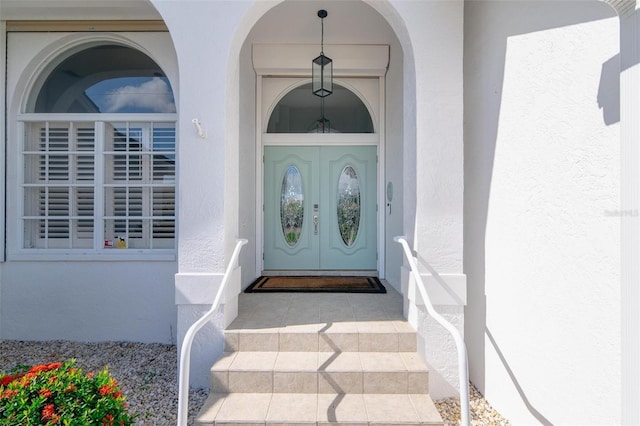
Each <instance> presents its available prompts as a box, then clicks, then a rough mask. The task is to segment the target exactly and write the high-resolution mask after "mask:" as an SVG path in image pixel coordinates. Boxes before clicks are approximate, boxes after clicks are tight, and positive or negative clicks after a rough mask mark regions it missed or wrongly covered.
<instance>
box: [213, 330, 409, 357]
mask: <svg viewBox="0 0 640 426" xmlns="http://www.w3.org/2000/svg"><path fill="white" fill-rule="evenodd" d="M224 340H225V351H226V352H234V351H245V352H252V351H258V352H260V351H273V352H277V351H284V352H415V351H416V350H417V345H418V343H417V335H416V332H415V331H391V330H389V331H383V330H378V331H336V332H330V333H328V332H308V331H299V332H298V331H293V330H285V329H283V330H270V331H269V330H259V331H247V330H227V331H225V337H224Z"/></svg>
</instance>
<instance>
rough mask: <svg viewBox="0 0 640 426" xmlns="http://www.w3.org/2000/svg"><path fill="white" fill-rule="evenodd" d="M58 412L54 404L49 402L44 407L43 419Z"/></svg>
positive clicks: (51, 416) (47, 418) (49, 417)
mask: <svg viewBox="0 0 640 426" xmlns="http://www.w3.org/2000/svg"><path fill="white" fill-rule="evenodd" d="M55 413H56V410H55V407H54V406H53V404H47V405H45V406H44V408H43V409H42V420H49V419H51V418H53V415H54V414H55Z"/></svg>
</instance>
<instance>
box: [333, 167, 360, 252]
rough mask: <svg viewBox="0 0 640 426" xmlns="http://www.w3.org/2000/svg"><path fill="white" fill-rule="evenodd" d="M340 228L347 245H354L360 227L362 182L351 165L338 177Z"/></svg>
mask: <svg viewBox="0 0 640 426" xmlns="http://www.w3.org/2000/svg"><path fill="white" fill-rule="evenodd" d="M338 229H339V230H340V236H341V237H342V241H344V243H345V244H346V245H347V247H350V246H351V245H353V243H354V242H355V241H356V238H357V236H358V230H359V229H360V183H359V181H358V175H357V173H356V171H355V169H354V168H353V167H352V166H350V165H347V166H345V168H344V169H342V173H340V178H339V179H338Z"/></svg>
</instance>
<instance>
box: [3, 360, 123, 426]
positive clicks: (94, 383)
mask: <svg viewBox="0 0 640 426" xmlns="http://www.w3.org/2000/svg"><path fill="white" fill-rule="evenodd" d="M127 408H128V406H127V403H126V402H125V397H124V395H123V394H122V393H121V392H120V387H119V386H118V383H117V382H116V380H115V379H114V378H113V377H111V375H110V374H109V371H108V369H107V368H106V367H105V369H104V370H102V371H101V372H99V373H97V374H93V373H88V374H84V373H83V372H82V370H81V369H79V368H77V367H76V366H75V360H71V361H69V362H66V363H64V364H62V363H59V362H56V363H52V364H42V365H36V366H33V367H29V366H19V367H16V368H15V369H13V370H12V371H11V372H10V373H0V425H21V426H22V425H24V426H26V425H69V426H81V425H82V426H85V425H99V426H128V425H133V424H134V417H135V416H131V415H129V414H128V412H127Z"/></svg>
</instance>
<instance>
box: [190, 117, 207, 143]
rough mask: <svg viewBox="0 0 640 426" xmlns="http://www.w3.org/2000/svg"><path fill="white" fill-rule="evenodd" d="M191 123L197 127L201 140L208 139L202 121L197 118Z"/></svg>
mask: <svg viewBox="0 0 640 426" xmlns="http://www.w3.org/2000/svg"><path fill="white" fill-rule="evenodd" d="M191 122H192V123H193V125H194V126H195V127H196V131H197V132H198V136H199V137H200V139H206V138H207V130H206V129H205V128H204V127H202V124H200V120H198V119H197V118H194V119H193V120H191Z"/></svg>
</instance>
